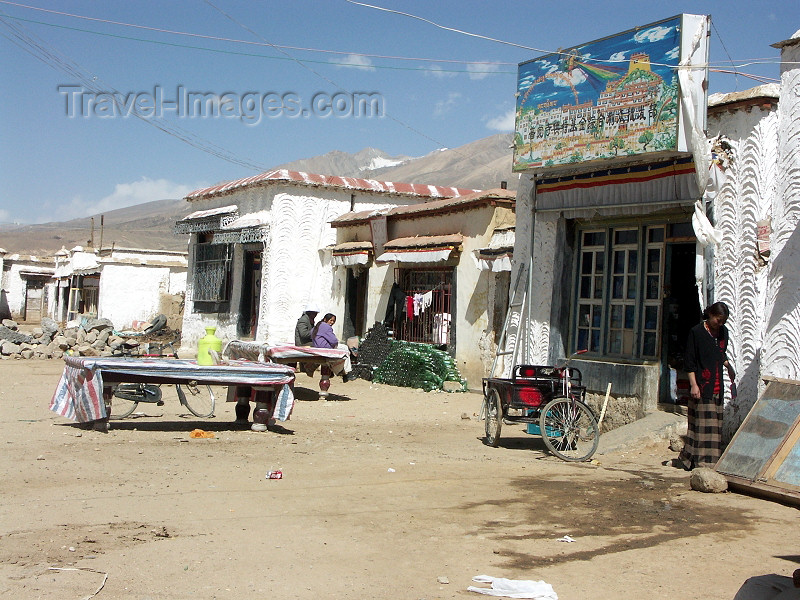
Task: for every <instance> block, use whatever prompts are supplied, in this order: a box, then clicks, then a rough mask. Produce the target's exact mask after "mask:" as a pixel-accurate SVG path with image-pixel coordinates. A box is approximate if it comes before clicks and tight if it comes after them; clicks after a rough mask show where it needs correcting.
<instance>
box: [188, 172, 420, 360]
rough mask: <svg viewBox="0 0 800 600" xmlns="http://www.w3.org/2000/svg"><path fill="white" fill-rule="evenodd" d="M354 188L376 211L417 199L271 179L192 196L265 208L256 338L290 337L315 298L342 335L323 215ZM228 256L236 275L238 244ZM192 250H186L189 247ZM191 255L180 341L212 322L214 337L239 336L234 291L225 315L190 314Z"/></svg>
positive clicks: (360, 201) (331, 213) (339, 290)
mask: <svg viewBox="0 0 800 600" xmlns="http://www.w3.org/2000/svg"><path fill="white" fill-rule="evenodd" d="M353 193H355V197H356V201H355V210H356V211H365V210H376V209H383V208H391V207H394V206H399V205H406V204H417V203H420V202H422V201H423V199H422V198H419V197H414V196H396V195H387V194H377V193H373V192H359V191H355V192H353V190H349V189H341V188H323V187H314V186H302V185H292V184H275V185H267V186H257V187H252V188H245V189H243V190H240V191H236V192H233V193H231V194H227V195H225V196H223V197H220V198H213V199H211V200H197V201H194V202H192V203H191V204H192V206H191V211H195V210H208V209H211V208H218V207H221V206H227V205H230V204H236V205H237V206H238V212H239V214H240V215H244V214H247V213H253V212H257V211H263V210H269V211H270V214H271V223H270V227H269V228H270V233H269V239H268V241H267V243H266V244H265V247H264V252H263V255H262V269H263V272H262V283H261V303H260V310H259V320H258V324H257V329H256V337H257V339H258V340H259V341H266V342H268V343H270V344H278V343H287V342H288V343H294V327H295V323H296V322H297V319H298V318H299V317H300V315H301V314H302V312H303V310H304V309H305V307H306V306H307V305H308V304H309V303H311V302H313V303H314V304H318V305H319V306H320V308H321V309H322V311H323V313H324V312H332V313H334V314H336V315H337V316H338V317H339V318H338V319H337V325H336V327H335V328H334V332H335V333H336V334H337V336H339V337H341V327H342V318H341V315H342V313H343V309H344V298H343V294H344V288H343V283H342V280H341V278H336V279H335V278H334V273H333V269H332V267H331V265H330V255H329V253H328V252H326V251H325V250H324V248H325V247H326V246H329V245H332V244H335V243H336V230H335V229H334V228H332V227H331V226H330V224H329V221H331V220H333V219H334V218H336V217H338V216H341V215H343V214H344V213H346V212H349V211H350V205H351V194H353ZM237 252H238V253H239V254H238V255H237V256H238V260H236V261H235V263H234V272H233V277H234V282H236V281H239V280H240V278H241V269H242V263H241V254H240V253H241V248H239V249H237ZM190 254H191V253H190ZM191 260H192V259H191V255H190V258H189V261H190V265H189V275H188V277H187V283H186V308H185V310H184V321H183V335H182V345H183V346H184V347H188V348H193V347H195V346H196V344H197V340H198V339H199V338H200V337H202V336H203V335H205V331H204V327H205V326H207V325H211V326H214V327H217V332H216V334H217V336H218V337H219V338H220V339H222V340H224V341H226V340H232V339H236V337H237V331H236V327H237V319H238V313H239V303H238V298H239V297H240V296H239V295H238V293H237V292H236V291H234V293H233V295H232V296H233V297H232V302H231V305H230V306H231V308H230V312H229V313H227V314H220V315H217V314H208V313H195V312H194V303H193V302H192V300H191V292H192V275H191V274H192V272H193V265H192V264H191Z"/></svg>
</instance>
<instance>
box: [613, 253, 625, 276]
mask: <svg viewBox="0 0 800 600" xmlns="http://www.w3.org/2000/svg"><path fill="white" fill-rule="evenodd" d="M624 272H625V251H624V250H616V251H614V274H615V275H616V274H617V273H624Z"/></svg>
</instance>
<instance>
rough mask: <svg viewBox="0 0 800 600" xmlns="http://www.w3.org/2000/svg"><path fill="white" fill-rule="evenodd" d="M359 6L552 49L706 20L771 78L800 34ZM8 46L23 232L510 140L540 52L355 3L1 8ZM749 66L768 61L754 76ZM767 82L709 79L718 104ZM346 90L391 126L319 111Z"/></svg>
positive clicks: (584, 9)
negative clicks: (188, 106) (262, 107)
mask: <svg viewBox="0 0 800 600" xmlns="http://www.w3.org/2000/svg"><path fill="white" fill-rule="evenodd" d="M368 3H369V4H372V5H374V6H380V7H383V8H388V9H393V10H395V11H401V12H406V13H411V14H414V15H417V16H419V17H423V18H425V19H428V20H430V21H434V22H436V23H438V24H440V25H444V26H447V27H451V28H454V29H460V30H463V31H467V32H470V33H474V34H480V35H482V36H487V37H491V38H496V39H498V40H504V41H509V42H513V43H515V44H520V45H523V46H530V47H533V48H537V49H541V50H547V51H554V50H557V49H559V48H567V47H569V46H574V45H578V44H582V43H585V42H588V41H591V40H594V39H598V38H601V37H605V36H607V35H611V34H614V33H616V32H619V31H623V30H626V29H630V28H632V27H636V26H638V25H645V24H647V23H651V22H654V21H658V20H661V19H664V18H667V17H671V16H673V15H676V14H679V13H682V12H685V13H693V14H710V15H711V17H712V30H711V32H712V35H711V40H710V48H711V57H710V62H711V65H712V67H715V68H721V69H730V70H732V69H733V68H734V66H732V65H735V66H736V68H737V69H738V70H739V71H740V72H742V73H748V74H755V75H759V76H762V77H771V78H774V79H778V78H779V66H778V64H777V62H778V57H779V52H778V50H776V49H774V48H772V47H771V46H770V44H772V43H775V42H778V41H782V40H785V39H787V38H789V37H791V36H792V34H793V33H794V32H795V31H797V30H798V29H800V3H798V2H797V0H790V1H784V2H768V3H766V2H765V3H760V2H753V1H750V0H748V1H744V0H729V1H727V2H682V1H676V2H671V3H663V2H628V1H625V2H623V1H615V0H611V1H604V2H597V1H594V0H593V1H583V0H579V1H577V2H521V1H510V0H499V1H497V2H487V1H478V0H459V1H458V2H455V1H452V0H442V1H439V2H421V1H415V2H411V1H400V0H372V1H370V2H368ZM26 6H27V7H26ZM31 7H36V8H41V9H47V11H55V12H45V11H41V10H34V9H33V8H31ZM59 13H69V15H76V16H69V15H68V14H59ZM77 16H80V17H84V18H77ZM85 17H91V19H86V18H85ZM109 21H115V22H119V23H125V24H127V25H118V24H114V23H111V22H109ZM131 25H136V26H138V27H132V26H131ZM160 30H170V31H172V32H182V33H186V34H197V35H192V36H189V35H179V34H177V33H169V32H166V31H160ZM0 34H2V35H0V56H2V60H0V83H1V84H2V89H3V93H2V94H0V140H1V141H2V143H1V144H0V222H22V223H33V222H46V221H61V220H66V219H70V218H76V217H81V216H88V215H91V214H96V213H101V212H104V211H108V210H111V209H114V208H120V207H122V206H128V205H133V204H138V203H141V202H147V201H150V200H161V199H164V198H179V197H182V196H183V195H184V194H185V193H187V192H189V191H191V190H193V189H195V188H198V187H202V186H206V185H212V184H214V183H217V182H220V181H224V180H230V179H237V178H240V177H246V176H248V175H252V174H255V173H257V172H261V171H265V170H268V169H269V168H271V167H273V166H275V165H278V164H280V163H284V162H288V161H292V160H296V159H300V158H308V157H311V156H316V155H319V154H324V153H326V152H330V151H332V150H343V151H346V152H357V151H359V150H361V149H363V148H365V147H367V146H372V147H376V148H380V149H382V150H384V151H386V152H388V153H390V154H404V155H409V156H421V155H424V154H427V153H428V152H431V151H433V150H435V149H437V148H440V147H450V148H452V147H456V146H460V145H462V144H465V143H468V142H471V141H474V140H477V139H480V138H483V137H486V136H489V135H492V134H494V133H500V132H511V131H512V130H513V109H514V102H515V98H514V93H515V89H516V73H517V66H516V65H517V64H518V63H520V62H523V61H527V60H530V59H532V58H536V57H537V56H541V55H542V54H543V53H542V52H537V51H534V50H527V49H523V48H519V47H515V46H512V45H507V44H501V43H498V42H496V41H489V40H486V39H481V38H478V37H474V36H468V35H464V34H461V33H456V32H453V31H448V30H445V29H442V28H438V27H436V26H434V25H432V24H430V23H427V22H424V21H422V20H419V19H414V18H410V17H408V16H402V15H399V14H396V13H391V12H387V11H383V10H377V9H376V8H369V7H366V6H363V5H358V4H354V3H352V2H348V1H347V0H323V1H320V0H318V1H316V2H312V1H308V0H291V1H289V0H284V1H282V2H279V1H273V0H266V1H261V2H252V1H245V0H208V1H205V0H190V1H189V0H187V1H174V2H163V1H154V0H142V1H136V2H121V1H109V2H97V1H92V0H75V1H70V2H67V1H66V0H50V1H47V0H28V1H26V0H21V1H20V2H17V3H12V2H6V1H0ZM198 35H199V36H207V37H198ZM216 38H230V39H232V40H242V41H243V42H253V43H250V44H248V43H242V42H236V41H225V40H222V39H216ZM270 44H272V45H274V46H271V45H270ZM275 46H292V47H295V48H313V49H317V50H327V51H336V52H337V53H331V52H318V51H310V50H305V49H290V48H280V49H279V48H276V47H275ZM34 48H36V49H34ZM32 52H33V53H35V54H36V57H35V56H33V55H32V54H31V53H32ZM365 55H369V56H365ZM378 55H380V56H378ZM398 57H404V58H422V59H424V60H401V58H398ZM754 60H760V61H762V62H766V63H767V64H746V63H751V62H753V61H754ZM439 61H456V62H439ZM460 61H461V62H460ZM463 61H471V62H472V64H466V63H465V62H463ZM479 63H488V64H483V65H481V64H479ZM759 84H760V82H759V81H755V80H753V79H749V78H747V77H745V76H743V75H739V76H733V75H726V74H722V73H718V72H712V73H711V74H710V92H712V93H713V92H729V91H736V90H743V89H747V88H750V87H754V86H756V85H759ZM104 90H105V91H110V90H116V91H117V92H120V93H121V94H122V95H123V96H125V97H127V99H128V100H129V101H134V100H135V101H136V102H138V104H137V108H139V109H140V110H141V111H142V114H143V115H150V117H149V118H145V119H139V118H137V117H135V116H127V117H123V116H120V115H119V113H120V112H124V111H125V110H127V109H129V108H130V105H128V107H127V108H126V106H125V105H123V106H122V107H121V108H115V109H114V112H115V113H116V115H115V114H114V113H113V112H112V111H111V105H110V103H109V102H108V100H107V98H106V99H105V100H104V97H103V96H98V95H97V92H98V91H104ZM342 90H344V91H347V92H362V93H373V94H377V95H378V96H375V97H376V98H379V106H380V108H381V109H382V110H383V111H384V112H385V115H384V116H383V117H375V116H372V117H369V116H360V117H355V116H346V115H345V116H337V115H331V114H327V115H326V114H325V113H329V112H331V109H329V108H327V105H326V104H325V100H326V99H327V98H329V97H333V95H334V94H336V93H337V92H340V91H342ZM190 92H199V93H204V94H215V95H217V96H222V97H223V98H225V99H227V100H230V101H232V103H227V104H225V106H226V107H227V109H226V110H227V112H226V115H225V116H217V117H209V116H208V115H206V116H205V117H203V116H201V115H197V114H194V115H191V114H189V113H188V112H187V113H185V114H184V115H183V116H178V115H177V110H176V109H174V108H173V105H172V104H170V103H171V102H174V101H175V100H176V99H177V98H178V97H179V96H181V95H182V94H183V93H186V94H188V93H190ZM248 93H251V94H250V95H249V96H248V95H246V94H248ZM270 93H272V94H274V95H269V94H270ZM224 94H227V95H226V96H223V95H224ZM319 94H322V95H319ZM159 96H160V98H161V99H162V101H161V103H160V107H161V108H160V110H162V111H163V112H162V115H163V117H162V118H161V119H155V118H153V117H152V113H154V112H155V111H156V110H157V107H156V106H154V104H155V103H158V102H159V100H158V97H159ZM278 96H284V98H285V99H286V100H287V108H286V109H283V110H277V109H273V110H274V114H272V115H270V114H267V115H265V116H264V117H262V118H261V119H260V121H258V122H256V121H257V119H258V117H257V115H256V116H254V117H253V118H252V121H251V122H248V118H249V117H248V115H251V114H254V113H252V112H251V111H250V110H249V108H248V107H249V106H252V104H248V102H250V103H252V102H253V101H254V100H255V101H258V103H259V104H261V103H262V101H263V103H264V104H266V106H267V107H274V106H276V104H275V102H276V98H277V97H278ZM341 98H347V97H346V96H343V97H337V99H338V100H340V101H341ZM315 99H316V100H318V101H319V100H321V101H322V102H321V104H319V105H317V106H316V111H315V110H314V109H313V107H312V102H313V101H314V100H315ZM68 101H69V104H68ZM241 102H244V105H243V106H244V109H242V108H241V107H242V104H240V103H241ZM342 107H343V112H344V113H347V105H346V104H345V105H342ZM300 109H306V110H307V111H308V113H307V114H305V115H302V114H300V115H298V114H295V113H297V112H299V110H300ZM242 110H244V115H245V117H246V118H240V117H238V116H235V115H241V114H242ZM70 112H71V113H72V115H71V116H70V115H69V114H68V113H70ZM109 115H110V116H109ZM231 115H234V116H231ZM163 129H166V130H167V132H165V131H163ZM198 146H199V147H200V148H204V149H213V150H212V151H213V153H210V152H207V151H204V150H202V149H200V148H198ZM509 152H510V150H509ZM223 157H227V158H228V159H230V160H226V159H225V158H223ZM231 161H232V162H231ZM420 183H427V182H420ZM0 245H2V239H1V238H0Z"/></svg>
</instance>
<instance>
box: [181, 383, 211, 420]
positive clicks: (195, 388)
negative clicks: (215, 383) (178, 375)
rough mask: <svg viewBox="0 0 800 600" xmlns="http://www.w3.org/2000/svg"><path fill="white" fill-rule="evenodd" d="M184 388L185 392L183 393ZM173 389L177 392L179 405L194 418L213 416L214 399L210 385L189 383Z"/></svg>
mask: <svg viewBox="0 0 800 600" xmlns="http://www.w3.org/2000/svg"><path fill="white" fill-rule="evenodd" d="M184 387H185V388H186V391H184V389H183V388H184ZM175 389H176V390H177V392H178V398H180V401H181V404H183V405H184V406H185V407H186V408H187V409H188V410H189V412H190V413H192V414H193V415H194V416H195V417H200V418H201V419H204V418H207V417H213V416H214V408H215V406H216V399H215V398H214V392H213V391H212V390H211V386H210V385H197V384H192V383H191V382H190V383H189V384H187V385H185V386H183V385H176V386H175Z"/></svg>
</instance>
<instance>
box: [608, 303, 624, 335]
mask: <svg viewBox="0 0 800 600" xmlns="http://www.w3.org/2000/svg"><path fill="white" fill-rule="evenodd" d="M609 326H610V327H611V328H613V329H621V328H622V306H621V305H619V304H614V305H613V306H612V307H611V319H610V321H609Z"/></svg>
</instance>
